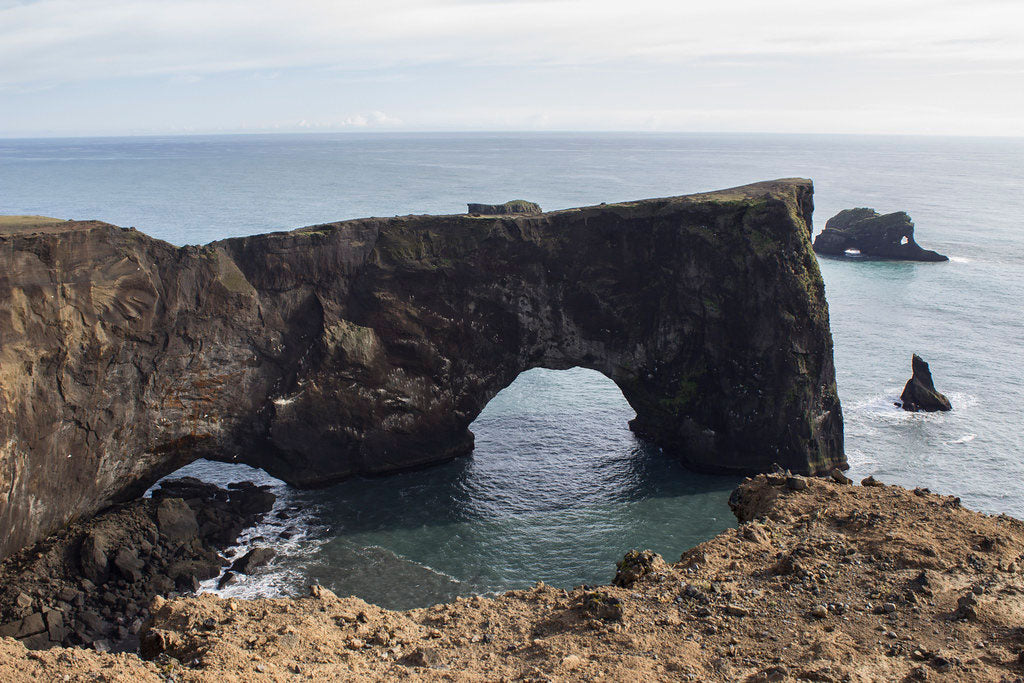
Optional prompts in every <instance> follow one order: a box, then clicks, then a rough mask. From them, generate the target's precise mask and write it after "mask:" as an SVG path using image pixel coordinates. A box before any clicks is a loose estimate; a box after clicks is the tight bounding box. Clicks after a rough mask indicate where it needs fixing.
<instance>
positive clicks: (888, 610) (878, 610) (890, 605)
mask: <svg viewBox="0 0 1024 683" xmlns="http://www.w3.org/2000/svg"><path fill="white" fill-rule="evenodd" d="M895 611H896V603H894V602H883V603H882V604H880V605H875V609H874V612H875V614H892V613H893V612H895Z"/></svg>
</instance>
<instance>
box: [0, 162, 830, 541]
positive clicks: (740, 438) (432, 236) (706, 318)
mask: <svg viewBox="0 0 1024 683" xmlns="http://www.w3.org/2000/svg"><path fill="white" fill-rule="evenodd" d="M812 207H813V201H812V186H811V183H810V181H807V180H800V179H789V180H780V181H774V182H767V183H759V184H755V185H749V186H745V187H741V188H735V189H732V190H724V191H720V192H712V193H707V194H698V195H691V196H686V197H674V198H667V199H649V200H644V201H637V202H628V203H622V204H609V205H601V206H594V207H587V208H580V209H568V210H564V211H555V212H551V213H546V214H541V215H536V216H505V217H473V216H468V215H454V216H405V217H396V218H367V219H360V220H351V221H344V222H340V223H330V224H324V225H318V226H313V227H309V228H303V229H300V230H296V231H293V232H281V233H273V234H268V235H257V236H253V237H244V238H237V239H230V240H224V241H220V242H214V243H212V244H209V245H206V246H188V247H181V248H178V247H174V246H172V245H170V244H167V243H165V242H161V241H159V240H155V239H152V238H150V237H147V236H146V235H144V234H142V233H140V232H137V231H135V230H132V229H124V228H118V227H115V226H112V225H108V224H104V223H99V222H66V223H60V224H53V225H44V226H41V227H35V228H27V229H22V230H18V229H12V228H10V226H8V227H7V228H3V227H0V261H2V265H3V267H2V268H0V529H2V531H3V534H0V555H3V554H7V553H10V552H12V551H13V550H15V549H17V548H20V547H22V546H24V545H25V544H27V543H30V542H32V541H35V540H37V539H40V538H42V537H43V536H45V535H46V534H47V533H49V532H51V531H53V530H54V529H56V528H58V527H60V526H61V525H63V524H66V523H67V522H69V521H71V520H73V519H76V518H82V517H87V516H89V515H91V514H93V513H95V512H96V511H97V510H99V509H102V508H104V507H106V506H109V505H111V504H112V503H115V502H119V501H125V500H128V499H131V498H132V497H134V496H137V495H139V494H140V493H141V492H142V491H144V490H145V489H146V488H147V487H148V486H149V485H150V484H152V483H153V482H154V481H156V480H157V479H158V478H159V477H161V476H164V475H166V474H168V473H170V472H172V471H174V470H175V469H177V468H179V467H181V466H182V465H184V464H186V463H188V462H190V461H192V460H194V459H196V458H198V457H208V458H214V459H220V460H225V461H233V462H245V463H248V464H250V465H253V466H256V467H261V468H263V469H265V470H266V471H268V472H270V473H271V474H273V475H274V476H277V477H280V478H281V479H284V480H285V481H287V482H289V483H291V484H294V485H297V486H322V485H326V484H329V483H332V482H335V481H338V480H341V479H344V478H346V477H349V476H352V475H355V474H369V473H382V472H389V471H394V470H398V469H402V468H408V467H412V466H418V465H424V464H428V463H434V462H439V461H443V460H445V459H448V458H453V457H456V456H460V455H465V454H467V453H469V452H471V450H472V448H473V435H472V433H471V432H470V431H469V429H468V427H469V424H470V423H471V422H472V421H473V420H474V419H475V418H476V416H477V415H478V414H479V412H480V411H481V410H482V409H483V408H484V406H485V405H486V404H487V402H488V401H489V400H490V399H491V398H492V397H493V396H494V395H495V394H496V393H497V392H498V391H500V390H501V389H503V388H505V387H506V386H508V385H509V384H510V383H511V382H512V381H513V380H514V379H515V378H516V377H517V376H518V375H519V373H521V372H523V371H524V370H527V369H530V368H534V367H546V368H555V369H560V368H569V367H573V366H582V367H586V368H592V369H595V370H598V371H600V372H602V373H604V374H605V375H607V376H608V377H609V378H611V379H612V380H613V381H614V382H615V383H616V384H617V385H618V386H619V388H620V389H621V390H622V392H623V395H624V396H625V398H626V400H627V401H629V403H630V404H631V405H632V406H633V408H634V409H635V410H636V413H637V417H636V419H635V420H634V421H633V423H632V426H633V428H634V429H635V431H636V432H638V433H639V434H641V435H642V436H644V437H645V438H648V439H650V440H652V441H653V442H654V443H656V444H657V445H659V446H661V447H662V448H664V450H665V451H667V452H669V453H671V454H673V455H677V456H679V457H681V458H683V459H684V460H685V462H687V463H688V464H690V465H691V466H692V467H694V468H699V469H704V470H717V471H732V472H754V471H764V470H767V469H768V467H769V466H770V465H771V464H772V463H774V462H777V463H779V464H780V465H782V466H783V467H785V468H787V469H791V470H792V471H794V472H803V473H809V472H822V471H828V470H830V469H831V468H833V467H835V466H837V465H840V466H841V465H844V464H845V460H844V455H843V430H842V415H841V409H840V405H839V399H838V396H837V393H836V386H835V373H834V367H833V361H832V339H831V334H830V332H829V322H828V307H827V305H826V302H825V296H824V287H823V284H822V280H821V276H820V273H819V271H818V266H817V261H816V259H815V257H814V254H813V252H812V251H811V245H810V234H811V211H812Z"/></svg>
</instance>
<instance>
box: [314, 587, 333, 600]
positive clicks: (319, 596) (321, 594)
mask: <svg viewBox="0 0 1024 683" xmlns="http://www.w3.org/2000/svg"><path fill="white" fill-rule="evenodd" d="M309 597H311V598H313V599H315V600H336V599H337V598H338V596H337V595H335V594H334V593H332V592H331V591H329V590H328V589H326V588H324V587H323V586H321V585H320V584H313V585H312V586H310V587H309Z"/></svg>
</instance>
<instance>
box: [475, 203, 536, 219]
mask: <svg viewBox="0 0 1024 683" xmlns="http://www.w3.org/2000/svg"><path fill="white" fill-rule="evenodd" d="M468 206H469V211H468V212H467V213H470V214H477V215H484V216H503V215H511V214H524V215H527V216H535V215H537V214H539V213H541V210H540V204H534V203H533V202H528V201H526V200H525V199H513V200H512V201H510V202H505V203H504V204H469V205H468Z"/></svg>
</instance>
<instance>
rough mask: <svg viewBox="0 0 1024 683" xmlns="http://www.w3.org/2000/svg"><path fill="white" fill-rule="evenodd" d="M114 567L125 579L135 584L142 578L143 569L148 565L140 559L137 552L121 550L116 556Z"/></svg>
mask: <svg viewBox="0 0 1024 683" xmlns="http://www.w3.org/2000/svg"><path fill="white" fill-rule="evenodd" d="M114 566H115V567H117V571H118V572H120V573H121V576H123V577H124V578H125V579H127V580H128V581H130V582H131V583H135V582H136V581H139V580H140V579H141V578H142V569H143V567H145V566H146V563H145V562H143V561H142V560H140V559H139V556H138V555H137V554H136V552H135V551H134V550H132V549H130V548H121V549H120V550H118V551H117V555H115V556H114Z"/></svg>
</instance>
